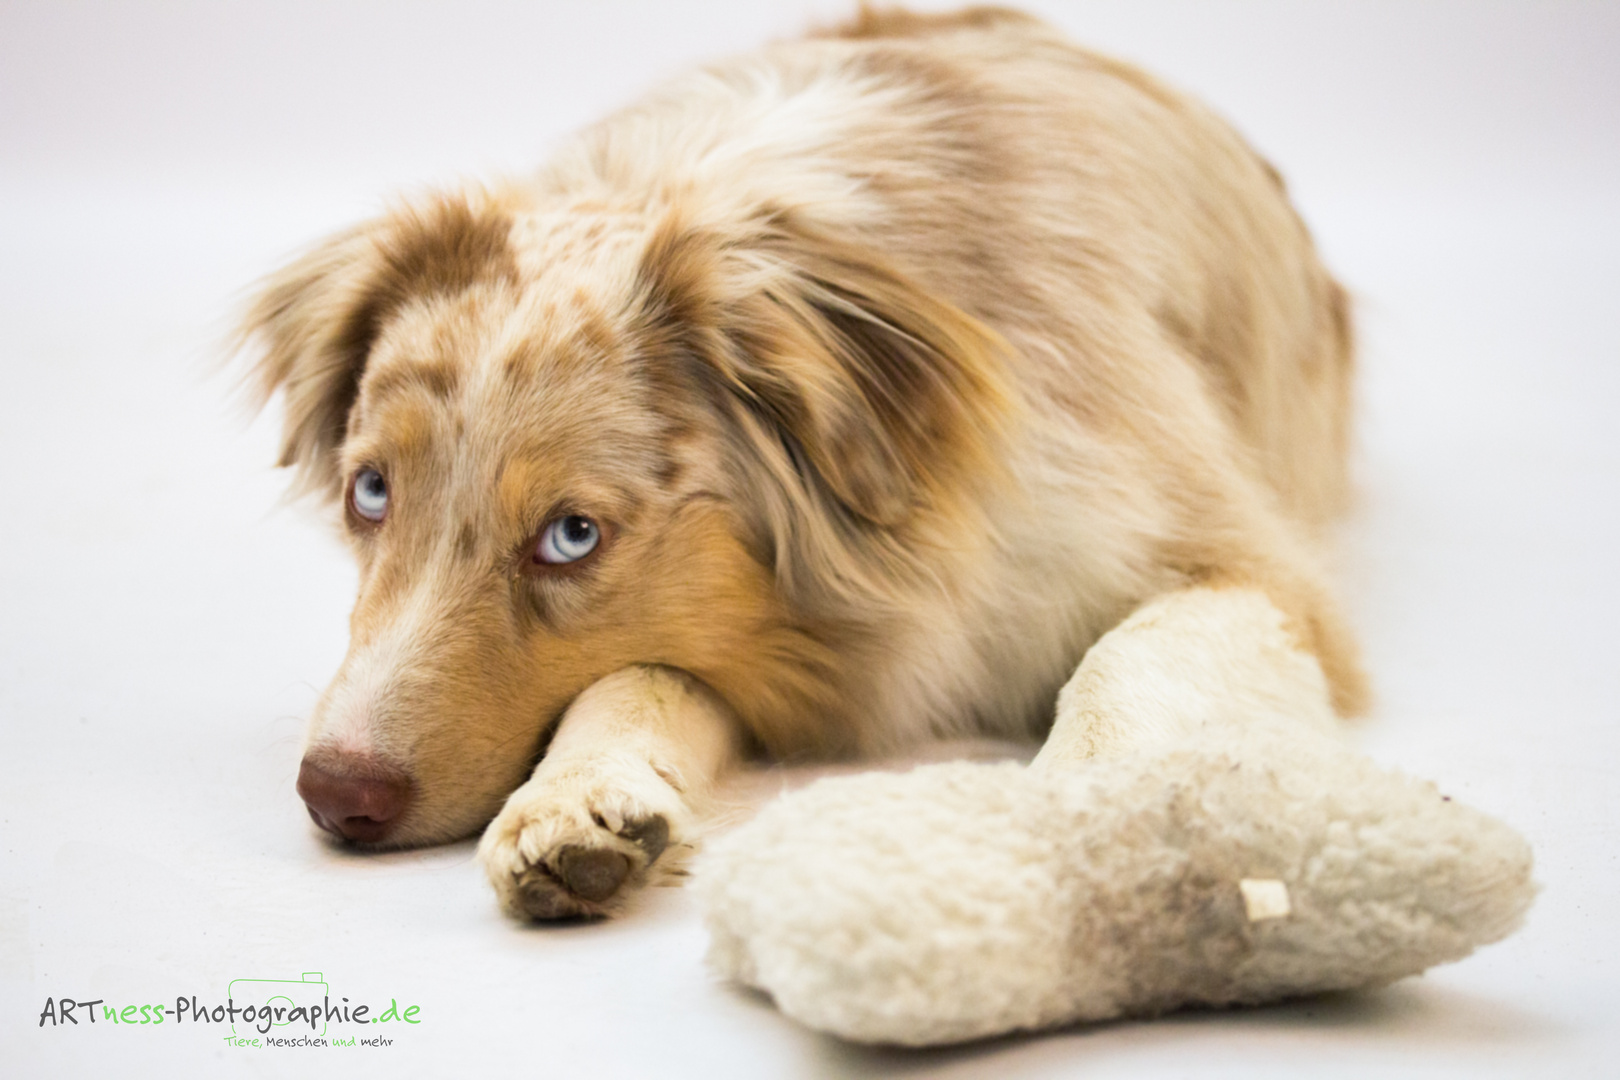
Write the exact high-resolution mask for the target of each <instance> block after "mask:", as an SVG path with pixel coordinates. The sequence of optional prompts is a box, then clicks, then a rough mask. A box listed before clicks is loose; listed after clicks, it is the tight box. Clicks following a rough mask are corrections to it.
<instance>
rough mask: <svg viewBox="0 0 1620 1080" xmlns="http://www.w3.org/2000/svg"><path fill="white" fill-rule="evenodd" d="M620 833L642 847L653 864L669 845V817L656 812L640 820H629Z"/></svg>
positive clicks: (649, 863) (648, 861) (649, 862)
mask: <svg viewBox="0 0 1620 1080" xmlns="http://www.w3.org/2000/svg"><path fill="white" fill-rule="evenodd" d="M619 835H620V836H622V837H624V838H625V839H626V840H628V841H630V842H631V843H632V844H634V845H636V846H637V847H638V848H640V849H641V850H642V851H643V852H644V853H645V854H646V856H647V865H648V866H651V865H652V864H653V863H655V862H657V861H658V856H660V855H662V854H663V853H664V849H665V848H667V847H669V819H668V818H666V817H664V815H662V814H654V815H653V816H652V817H649V818H642V819H641V820H640V821H627V822H625V823H624V828H622V829H620V830H619Z"/></svg>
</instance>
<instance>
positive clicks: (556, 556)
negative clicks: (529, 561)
mask: <svg viewBox="0 0 1620 1080" xmlns="http://www.w3.org/2000/svg"><path fill="white" fill-rule="evenodd" d="M601 541H602V530H601V529H599V528H597V525H596V522H594V521H592V520H591V519H590V518H588V517H581V516H580V515H578V514H570V515H568V516H567V517H565V518H558V519H557V520H556V521H553V522H552V523H551V524H549V525H547V526H546V528H545V531H544V532H542V533H541V534H540V544H539V546H538V547H537V548H535V551H534V557H535V559H536V560H537V561H539V562H543V563H550V564H551V565H553V566H557V565H560V564H562V563H571V562H578V561H579V560H581V559H583V558H584V557H585V556H587V555H589V554H590V553H591V552H593V551H595V550H596V545H597V544H599V543H601Z"/></svg>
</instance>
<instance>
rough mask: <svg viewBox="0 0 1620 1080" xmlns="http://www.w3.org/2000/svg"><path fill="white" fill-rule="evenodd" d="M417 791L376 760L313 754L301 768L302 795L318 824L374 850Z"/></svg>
mask: <svg viewBox="0 0 1620 1080" xmlns="http://www.w3.org/2000/svg"><path fill="white" fill-rule="evenodd" d="M414 789H415V785H414V784H413V783H412V782H411V778H410V776H408V775H407V774H406V773H405V772H404V771H403V770H401V769H398V768H396V767H394V766H392V765H386V764H384V763H382V762H380V761H378V760H377V759H375V758H367V757H352V756H346V755H341V754H311V755H309V756H308V757H305V758H304V763H303V764H302V765H301V766H299V768H298V794H299V795H300V796H301V797H302V798H303V800H304V804H305V805H306V806H308V807H309V816H310V817H312V818H314V819H315V824H317V825H319V826H320V827H321V828H323V829H325V830H326V831H327V832H329V833H332V834H333V835H334V836H341V837H343V838H344V839H345V840H360V841H363V842H365V843H368V844H374V843H377V842H378V841H380V840H382V839H384V838H385V837H387V835H388V831H389V829H390V828H391V827H392V826H393V824H394V822H395V821H397V820H399V817H400V815H401V814H403V813H404V812H405V808H406V807H407V806H409V805H410V802H411V795H412V794H413V792H414Z"/></svg>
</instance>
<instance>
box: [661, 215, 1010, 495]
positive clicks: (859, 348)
mask: <svg viewBox="0 0 1620 1080" xmlns="http://www.w3.org/2000/svg"><path fill="white" fill-rule="evenodd" d="M643 279H644V285H645V288H644V292H645V295H646V297H647V301H648V308H649V310H650V311H651V312H653V313H654V318H655V319H662V320H663V321H664V323H665V324H666V326H667V327H668V328H669V331H670V332H671V333H673V334H674V335H675V337H676V339H677V341H678V342H679V343H680V344H682V345H684V346H685V347H686V349H687V351H689V352H691V353H693V354H695V355H696V356H697V357H698V359H699V361H700V363H702V364H704V365H706V366H707V367H708V368H709V369H710V371H711V372H712V373H713V374H714V375H716V376H718V379H719V382H720V383H721V385H723V386H724V387H725V388H726V389H727V391H728V392H729V393H731V394H732V395H733V396H734V397H735V398H736V399H737V400H738V401H740V402H741V403H742V404H743V405H744V406H745V407H746V408H747V409H748V410H749V412H750V413H751V414H752V416H753V417H755V418H756V419H758V420H761V421H762V425H761V426H763V427H764V428H765V429H766V430H767V431H769V432H771V433H772V437H774V438H776V439H778V440H780V441H781V443H783V444H785V445H786V446H787V447H788V449H789V452H790V453H791V454H793V455H794V457H795V458H797V459H799V460H800V462H801V466H802V465H808V467H809V469H810V470H813V472H814V474H815V476H816V477H817V478H819V481H820V482H821V483H823V484H824V485H825V486H826V488H827V489H828V490H829V491H830V493H831V494H832V495H833V497H834V498H835V499H836V500H837V502H838V503H839V504H841V505H842V506H843V507H844V508H845V509H846V510H847V511H849V512H850V513H852V514H854V515H856V516H857V517H859V518H861V519H864V520H865V521H867V522H870V523H872V524H875V525H880V526H895V525H898V524H900V523H902V522H904V521H905V520H907V519H908V518H909V517H910V516H911V515H912V513H913V512H914V511H915V510H916V509H917V508H919V507H920V506H923V505H935V506H938V505H940V504H941V503H942V501H948V499H949V498H950V496H951V495H952V494H953V493H956V492H960V491H961V490H962V489H963V484H964V483H965V482H967V481H968V479H969V477H970V475H971V474H975V473H980V474H982V473H983V472H984V471H985V470H987V469H989V468H992V467H993V463H994V461H995V459H996V455H995V451H994V449H993V445H992V444H993V443H994V442H995V440H996V439H997V437H998V432H999V430H1000V428H1001V427H1002V425H1003V422H1004V420H1005V418H1006V414H1007V412H1008V410H1009V408H1010V401H1011V395H1010V392H1009V390H1008V387H1007V377H1006V373H1005V354H1006V345H1005V343H1004V342H1003V341H1002V339H1001V338H1000V337H999V335H997V334H996V333H995V332H994V331H992V330H990V329H989V328H988V327H986V326H985V325H984V324H982V323H981V322H979V321H978V320H976V319H974V318H972V317H971V316H969V315H967V314H966V313H965V312H963V311H961V310H960V309H959V308H957V307H955V306H954V305H952V304H949V303H947V302H945V301H943V300H940V299H939V298H937V297H935V296H933V295H931V294H930V293H928V292H927V291H925V290H923V289H921V288H919V287H918V286H917V285H916V284H914V283H913V282H911V281H910V280H908V279H907V278H906V277H905V276H904V275H902V274H901V273H899V272H897V271H896V270H894V269H893V268H891V267H890V266H889V265H887V264H886V262H885V261H884V260H883V258H882V257H881V255H880V254H878V253H876V252H874V251H870V250H868V249H866V248H864V247H861V246H859V245H856V244H851V243H848V242H846V241H842V240H838V239H835V238H833V237H830V236H828V235H826V234H824V233H822V232H819V231H817V230H815V229H814V228H811V227H809V226H807V225H805V224H803V223H802V222H798V221H795V220H794V219H793V218H792V217H791V216H790V215H787V214H774V215H771V216H769V217H768V218H766V219H764V220H762V221H760V222H756V223H754V224H753V225H752V226H750V227H749V228H748V229H746V230H745V231H743V232H741V233H740V234H738V235H728V234H725V233H722V232H720V231H718V230H714V229H703V228H690V227H683V226H682V225H681V224H679V223H678V222H676V221H670V222H666V223H665V224H664V226H663V227H662V228H661V229H660V231H659V232H658V233H657V234H656V235H655V237H654V239H653V241H652V243H651V244H650V245H649V248H648V251H647V254H646V256H645V261H644V264H643Z"/></svg>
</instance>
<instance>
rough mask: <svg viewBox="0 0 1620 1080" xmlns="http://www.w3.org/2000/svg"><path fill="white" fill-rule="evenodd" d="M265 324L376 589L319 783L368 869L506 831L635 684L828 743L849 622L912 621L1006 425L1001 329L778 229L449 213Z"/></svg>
mask: <svg viewBox="0 0 1620 1080" xmlns="http://www.w3.org/2000/svg"><path fill="white" fill-rule="evenodd" d="M247 329H248V332H249V333H250V334H252V335H254V336H256V337H257V338H258V339H260V341H261V342H262V344H263V346H264V351H263V356H262V359H261V360H260V361H259V366H258V368H257V374H258V376H259V379H260V385H261V387H262V389H263V391H264V393H265V394H266V396H268V395H270V394H271V393H273V392H275V391H278V390H279V391H280V392H281V393H282V395H283V397H284V403H285V420H284V423H285V427H284V439H283V449H282V459H281V463H282V464H283V465H289V466H294V467H296V468H297V470H298V471H299V474H300V477H301V479H302V481H303V482H304V484H305V485H307V486H308V487H310V488H313V489H315V490H317V491H319V492H320V493H322V494H323V495H324V496H326V497H327V498H328V499H329V500H330V501H331V502H333V503H334V504H336V505H339V506H341V508H342V510H341V512H342V518H343V529H344V532H345V534H346V536H347V537H348V540H349V543H350V545H351V546H352V548H353V550H354V553H355V556H356V558H357V559H358V561H359V565H360V594H359V598H358V600H357V602H356V604H355V607H354V612H353V615H352V617H351V624H350V629H351V643H350V647H349V652H348V655H347V657H346V659H345V660H344V662H343V666H342V668H341V669H340V670H339V671H338V673H337V676H336V677H335V678H334V679H333V681H332V683H331V685H330V687H328V689H327V690H326V692H325V694H324V695H323V696H322V698H321V700H320V702H319V704H318V705H317V707H316V710H315V713H314V716H313V717H312V719H311V721H310V728H309V735H308V741H307V745H306V754H305V759H304V766H303V769H302V772H301V776H300V784H299V787H300V791H301V793H302V794H303V795H304V797H305V799H306V801H307V802H308V803H309V805H310V810H311V814H312V816H314V817H315V818H316V820H317V821H318V822H319V823H320V824H321V825H322V826H323V827H325V828H327V829H328V830H330V831H332V832H334V833H336V834H339V835H342V836H344V837H347V838H349V839H352V840H356V841H360V842H362V843H369V844H388V845H394V844H411V843H426V842H433V841H440V840H445V839H450V838H454V837H458V836H462V835H466V834H467V833H469V832H471V831H472V830H474V829H476V828H477V827H479V826H480V825H481V824H482V823H484V822H485V821H487V820H488V819H489V818H490V817H491V816H492V815H493V813H494V812H495V811H496V810H497V809H498V808H499V806H500V803H501V801H502V800H503V799H504V798H505V796H506V795H507V794H508V793H509V792H510V791H511V790H512V789H513V788H514V787H516V786H517V785H518V784H520V783H521V782H522V781H523V780H524V779H525V778H526V773H527V771H528V770H529V769H531V768H532V766H533V765H534V763H535V761H536V759H537V756H538V755H539V754H540V753H542V751H543V746H544V742H545V740H546V738H547V735H548V732H549V729H550V726H551V725H552V723H553V722H554V721H555V720H556V719H557V718H558V717H559V715H561V713H562V712H563V711H564V709H565V708H566V707H567V705H568V704H569V702H570V701H571V700H572V699H573V698H574V697H575V696H576V695H578V694H579V693H580V692H581V691H582V690H583V689H585V688H586V687H587V686H589V685H590V684H591V683H592V682H594V681H596V680H597V679H600V678H602V677H603V676H605V675H607V674H609V673H611V672H613V671H615V670H618V669H620V668H623V667H625V666H627V665H630V664H636V663H653V664H664V665H669V666H673V667H677V668H681V669H683V670H685V671H688V672H690V673H692V674H693V675H695V676H697V677H698V678H700V679H702V680H704V681H705V682H706V683H708V684H709V685H710V686H711V687H712V688H714V689H715V690H716V691H717V692H718V693H719V694H720V695H721V697H723V698H724V699H725V700H726V701H727V702H728V703H729V704H730V705H731V707H732V708H733V709H734V710H735V711H736V712H737V714H738V715H739V716H740V717H741V718H742V720H743V721H744V722H745V723H746V724H747V725H748V726H749V727H750V729H751V730H752V731H753V733H754V734H755V735H756V736H757V737H759V738H760V739H762V740H763V741H764V742H766V743H767V744H771V743H782V744H791V743H794V742H798V743H801V744H804V743H809V744H813V743H815V742H816V741H817V740H818V738H825V737H828V736H818V735H816V734H815V728H816V724H817V715H815V714H817V713H818V711H819V712H823V713H824V712H826V711H827V710H828V709H829V708H831V705H830V702H831V698H832V697H833V696H834V695H835V690H834V688H833V684H834V683H835V682H836V678H837V671H836V669H837V666H838V661H837V655H838V651H839V648H840V646H839V644H838V642H836V641H833V640H830V638H831V637H833V636H836V635H837V634H838V633H839V630H838V627H839V625H840V624H839V619H840V618H841V617H843V616H844V615H847V614H848V612H849V611H851V610H858V609H861V608H863V607H864V608H869V609H872V610H874V611H875V610H876V609H877V608H880V607H881V606H882V604H883V603H884V602H885V597H886V596H888V595H889V594H890V593H892V592H893V587H894V582H895V581H896V580H897V579H898V578H901V577H904V576H905V574H906V573H907V566H908V560H910V559H911V556H910V555H909V554H908V547H907V545H908V543H909V542H911V541H913V540H915V539H916V537H917V536H918V535H922V534H924V533H928V534H929V535H932V533H929V530H934V531H936V532H937V529H938V522H939V521H940V520H942V519H944V518H949V517H950V516H951V515H952V513H953V510H952V507H953V506H954V505H955V501H957V500H959V498H960V496H961V493H962V492H963V491H964V490H965V485H966V483H967V480H966V478H967V477H969V476H972V475H977V473H978V472H979V471H980V470H981V469H982V467H983V466H984V464H985V461H986V460H987V459H988V458H990V457H991V456H992V452H991V449H990V442H991V440H992V438H993V432H994V429H995V427H996V423H997V418H998V416H999V415H1000V411H1001V410H1002V408H1003V407H1004V405H1005V395H1004V394H1003V392H1002V389H1001V384H1000V382H999V381H998V376H997V375H996V371H997V370H998V368H999V362H998V360H997V358H996V357H995V356H994V355H993V354H994V353H995V352H996V349H997V345H996V341H995V339H994V337H993V335H991V334H990V333H989V332H988V331H986V330H984V328H983V327H982V326H981V325H980V324H978V323H977V322H975V321H974V320H972V319H970V318H968V317H967V316H965V315H963V314H962V313H961V312H960V311H958V310H956V309H955V308H952V307H950V306H949V305H946V304H944V303H941V302H939V301H938V300H936V299H934V298H932V297H930V296H928V295H926V294H925V293H923V292H921V291H919V290H917V289H915V288H913V287H912V286H911V285H909V284H908V283H907V282H906V281H904V280H903V279H902V278H901V277H900V276H899V275H897V274H895V273H893V272H892V271H890V270H889V269H888V268H886V267H885V266H884V265H883V263H882V262H881V260H878V259H875V258H873V257H870V256H868V255H867V254H865V253H863V252H861V251H860V250H858V249H856V248H854V247H851V246H849V245H847V244H841V243H835V242H833V241H831V240H828V239H826V238H825V237H823V236H820V235H817V234H815V233H814V232H812V231H811V230H809V229H808V228H805V227H803V226H802V225H800V224H798V223H796V222H795V221H794V220H793V219H792V216H791V215H788V214H784V213H773V212H770V211H768V210H761V211H759V212H758V213H753V214H749V215H743V216H741V217H736V216H734V219H732V220H725V221H722V222H721V223H719V224H716V223H715V222H714V221H709V222H707V223H705V222H700V221H698V220H695V218H694V216H693V215H692V214H690V213H688V212H686V211H683V209H682V208H681V207H680V206H679V205H664V206H662V207H658V208H655V209H648V208H646V207H639V208H636V207H632V208H627V209H620V208H614V207H611V206H603V205H600V204H597V205H573V206H565V207H562V208H560V209H555V210H544V209H538V208H536V207H534V206H532V205H530V204H528V203H527V202H526V201H525V198H524V197H523V196H521V195H518V194H490V193H487V192H483V191H471V192H467V193H464V194H459V195H455V196H446V197H442V198H437V199H433V200H428V201H425V202H422V203H419V204H417V205H414V206H408V207H404V208H401V209H399V210H397V211H395V212H393V213H391V214H389V215H387V216H385V217H383V218H381V219H379V220H377V221H374V222H372V223H369V224H367V225H365V226H362V227H361V228H358V229H356V230H353V231H351V232H348V233H345V234H343V235H340V236H338V237H335V238H333V239H332V240H330V241H328V242H326V243H325V244H324V245H322V246H320V247H319V248H317V249H316V250H314V251H313V252H312V253H310V254H309V255H307V256H306V257H304V258H303V259H301V260H300V261H297V262H296V263H294V264H293V265H292V266H290V267H288V268H287V269H286V270H285V271H283V272H282V273H281V274H279V275H278V276H276V277H275V278H273V279H272V280H271V281H270V282H269V284H268V285H267V287H266V288H265V290H264V291H263V293H262V294H261V296H260V297H259V299H258V300H257V302H256V304H255V305H254V307H253V309H252V311H251V313H250V316H249V319H248V322H247ZM912 561H914V560H912ZM919 572H920V571H919ZM869 613H870V612H869ZM807 733H808V734H807Z"/></svg>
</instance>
